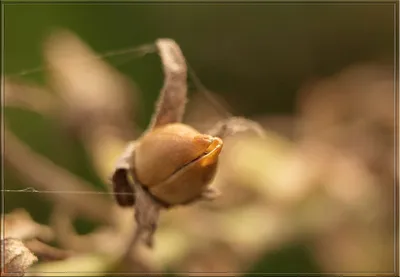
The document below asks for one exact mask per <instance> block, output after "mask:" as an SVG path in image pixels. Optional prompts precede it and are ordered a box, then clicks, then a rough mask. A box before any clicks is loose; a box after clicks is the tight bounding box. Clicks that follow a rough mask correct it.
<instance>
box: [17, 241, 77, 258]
mask: <svg viewBox="0 0 400 277" xmlns="http://www.w3.org/2000/svg"><path fill="white" fill-rule="evenodd" d="M25 246H26V247H27V248H28V249H29V250H30V251H32V252H33V253H34V254H35V255H36V256H37V257H38V258H39V259H41V260H44V261H59V260H64V259H67V258H69V257H70V256H71V252H69V251H65V250H62V249H58V248H55V247H52V246H49V245H47V244H45V243H43V242H41V241H39V240H37V239H34V240H30V241H27V242H25Z"/></svg>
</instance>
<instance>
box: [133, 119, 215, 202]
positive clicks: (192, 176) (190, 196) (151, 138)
mask: <svg viewBox="0 0 400 277" xmlns="http://www.w3.org/2000/svg"><path fill="white" fill-rule="evenodd" d="M222 145H223V142H222V140H221V139H220V138H217V137H213V136H210V135H204V134H201V133H199V132H198V131H196V130H195V129H193V128H192V127H190V126H188V125H185V124H182V123H173V124H167V125H164V126H161V127H157V128H155V129H154V130H152V131H150V132H148V133H147V134H145V135H144V136H143V137H142V138H141V139H140V140H139V141H138V143H137V145H136V149H135V155H134V160H133V161H132V162H133V163H134V166H133V167H132V168H134V175H135V179H136V180H137V181H138V182H139V183H140V184H141V185H142V186H143V187H144V188H146V189H147V190H148V192H149V193H150V194H151V195H152V196H154V197H155V198H156V199H157V200H159V201H160V202H162V203H164V204H165V206H172V205H179V204H185V203H188V202H191V201H193V200H195V199H197V198H201V197H206V198H210V196H212V195H213V193H214V192H215V190H214V189H212V188H210V187H209V186H208V185H209V183H210V182H211V181H212V179H213V177H214V176H215V173H216V169H217V164H218V156H219V154H220V152H221V149H222Z"/></svg>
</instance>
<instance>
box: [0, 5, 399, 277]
mask: <svg viewBox="0 0 400 277" xmlns="http://www.w3.org/2000/svg"><path fill="white" fill-rule="evenodd" d="M3 8H4V34H3V35H4V60H3V63H4V74H5V75H6V84H5V93H6V95H5V96H6V97H5V100H6V106H7V107H6V108H5V113H4V115H5V122H6V124H7V130H8V131H9V132H8V134H9V135H10V136H6V141H5V153H4V156H5V172H4V181H5V189H8V190H14V189H24V188H26V187H34V188H36V189H38V190H54V191H57V190H61V191H62V190H82V189H85V191H87V190H89V189H92V190H96V191H108V190H109V185H108V183H107V174H108V173H109V169H110V164H112V163H113V161H114V159H115V157H116V156H117V155H118V153H119V152H120V151H121V149H122V147H123V145H124V144H125V143H126V142H127V141H128V140H129V139H134V138H135V136H137V135H138V134H139V133H140V132H141V131H142V130H144V129H145V128H146V126H147V124H148V123H149V121H150V117H151V115H152V113H153V110H154V102H155V101H156V99H157V97H158V93H159V91H160V88H161V86H162V84H163V78H164V76H163V71H162V66H161V63H160V59H159V57H158V55H157V54H156V53H149V54H146V55H143V51H144V50H140V49H142V48H139V50H132V49H133V48H136V49H137V47H140V46H142V45H148V44H151V43H154V41H155V40H156V39H158V38H172V39H174V40H175V41H176V42H177V43H178V44H179V45H180V47H181V49H182V52H183V54H184V55H185V57H186V59H187V62H188V63H189V65H190V71H191V72H192V73H193V72H195V74H196V75H197V77H198V79H199V80H200V81H201V83H202V84H203V86H200V85H199V83H198V82H195V81H194V78H190V77H189V81H188V82H189V92H188V93H189V99H190V101H189V103H188V106H187V113H186V115H185V122H187V123H189V124H192V125H193V126H195V127H196V128H198V129H199V130H202V131H205V130H207V129H208V128H210V127H212V125H213V123H215V122H217V121H218V120H220V119H223V116H224V114H225V112H226V111H229V112H230V113H231V114H233V115H238V116H245V117H247V118H249V119H252V120H254V121H257V122H258V123H260V124H261V125H262V126H263V127H264V128H265V132H266V137H264V138H258V137H254V136H251V135H250V134H249V135H248V136H247V135H246V136H244V135H243V136H240V135H238V136H234V137H232V138H229V139H227V140H226V142H225V148H224V152H223V153H222V156H221V163H220V165H221V166H220V170H219V172H218V174H217V177H216V179H215V182H214V183H215V186H217V187H219V188H220V189H221V191H222V193H223V194H222V196H221V197H220V198H219V199H218V200H216V201H215V202H212V203H196V204H194V205H193V206H188V207H182V208H177V209H174V210H172V211H169V212H168V213H164V214H163V215H162V219H161V222H160V227H159V230H158V232H157V234H156V246H155V249H153V250H152V251H148V250H145V249H142V250H143V251H141V254H140V255H138V257H139V258H138V259H140V262H141V263H140V266H141V267H143V268H144V269H143V270H145V269H146V270H150V269H151V270H156V271H159V272H185V275H187V274H188V273H189V272H200V273H203V274H204V273H206V272H209V273H214V274H215V273H217V272H219V273H223V272H226V273H229V272H231V273H232V272H241V273H243V275H246V273H248V274H250V273H271V274H273V273H319V272H324V273H364V274H365V273H383V272H386V273H391V272H394V270H395V264H394V263H395V256H394V254H395V252H396V240H395V236H398V234H396V232H395V224H396V222H395V218H394V217H395V197H396V192H397V190H396V189H397V188H396V187H395V183H397V181H398V175H396V171H395V168H394V167H395V163H394V150H395V149H394V148H395V126H394V123H395V117H396V113H395V105H396V103H395V100H396V99H397V101H398V98H395V93H396V87H395V81H398V79H397V78H398V76H397V73H396V71H395V69H396V64H397V63H396V60H397V58H398V57H397V56H396V51H397V47H398V42H397V40H396V34H398V27H397V26H398V18H397V17H396V16H397V15H398V3H397V4H395V2H393V3H389V2H382V3H353V4H350V3H332V2H330V3H322V2H321V3H292V2H291V3H279V4H278V3H251V4H250V3H244V2H243V3H234V4H232V3H231V4H229V3H203V4H200V3H165V4H160V3H146V4H145V3H142V4H139V3H136V4H134V3H124V4H122V3H120V4H117V3H97V4H95V3H86V4H76V3H63V4H61V3H52V4H50V3H41V4H34V3H32V4H30V3H29V4H28V3H25V4H17V3H15V4H14V3H6V4H5V5H4V6H3ZM61 29H63V30H64V31H60V30H61ZM65 30H68V31H69V33H62V32H66V31H65ZM57 32H61V33H57ZM57 34H61V35H57ZM62 34H64V35H62ZM68 34H69V35H68ZM85 45H86V46H85ZM121 49H126V50H127V51H125V52H126V53H125V54H120V55H116V54H114V55H108V56H107V53H110V51H111V52H114V51H116V50H121ZM94 53H95V54H96V55H100V56H106V57H103V58H102V59H99V60H96V61H94V60H91V62H90V63H89V62H88V63H87V64H86V63H85V65H82V66H81V64H80V62H81V61H83V60H84V59H85V57H87V56H88V55H91V54H94ZM81 63H82V62H81ZM30 69H35V70H33V71H30ZM205 88H207V89H208V90H209V92H210V93H211V94H212V97H213V99H216V100H217V101H219V103H220V104H219V105H218V106H216V105H215V104H213V102H212V101H210V99H209V98H208V97H206V95H208V96H209V94H206V93H205V92H204V90H205ZM397 116H398V115H397ZM75 185H76V186H75ZM103 196H104V197H103ZM21 208H22V209H25V211H26V212H28V213H29V214H30V217H31V219H30V220H33V221H35V222H37V223H39V224H43V225H47V226H50V227H51V228H52V230H53V232H54V233H55V235H54V236H53V237H54V238H52V240H51V241H50V242H49V244H51V245H53V246H57V247H60V248H63V249H70V250H73V251H75V252H77V253H80V256H77V257H78V258H77V259H76V260H74V262H73V263H69V260H65V261H61V262H57V263H50V262H46V261H41V262H40V263H39V264H38V265H36V270H37V271H60V272H61V271H64V272H65V271H67V272H68V271H71V272H72V271H75V272H76V271H82V272H85V271H92V272H93V271H97V272H101V271H103V272H107V271H108V272H109V271H111V269H110V268H111V267H112V266H111V265H109V264H108V263H107V261H109V257H111V256H112V255H113V253H116V252H118V247H120V248H121V246H122V245H124V238H126V236H127V234H129V230H130V229H129V228H131V227H132V226H133V224H134V223H133V220H132V211H131V210H127V209H122V208H119V207H116V206H115V204H114V202H113V198H112V196H110V195H86V194H81V195H80V194H62V193H58V194H57V193H54V194H41V193H15V192H14V193H13V192H6V193H5V212H6V213H10V212H12V211H15V209H21ZM23 217H24V219H26V218H28V217H29V216H27V215H26V214H25V215H24V216H23ZM24 219H21V221H23V220H24ZM30 220H29V222H31V221H30ZM70 223H71V224H73V227H74V229H72V226H71V224H70ZM131 225H132V226H131ZM110 226H111V227H110ZM210 226H212V228H210ZM397 243H398V241H397ZM396 262H398V258H397V261H396ZM80 263H81V264H80ZM105 265H107V266H105ZM131 267H132V268H128V269H125V271H127V270H128V271H133V270H137V269H138V267H135V266H133V265H132V266H131ZM77 274H78V273H77Z"/></svg>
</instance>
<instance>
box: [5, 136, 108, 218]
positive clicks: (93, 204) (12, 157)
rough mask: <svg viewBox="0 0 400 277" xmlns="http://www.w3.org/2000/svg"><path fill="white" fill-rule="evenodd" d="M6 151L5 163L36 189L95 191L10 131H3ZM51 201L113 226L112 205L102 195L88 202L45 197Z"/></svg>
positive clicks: (73, 197) (69, 196) (67, 196)
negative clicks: (69, 206)
mask: <svg viewBox="0 0 400 277" xmlns="http://www.w3.org/2000/svg"><path fill="white" fill-rule="evenodd" d="M4 137H5V141H6V148H5V151H4V159H5V162H6V163H8V164H9V165H11V166H12V167H13V168H14V169H15V170H17V171H18V172H19V173H20V174H21V176H23V177H25V179H26V181H27V182H30V183H32V185H34V186H35V187H36V188H37V189H43V190H55V191H56V190H68V191H93V192H95V191H94V190H93V189H91V185H90V184H87V183H86V182H84V181H83V180H80V179H79V177H76V176H74V175H72V174H71V173H69V172H68V171H66V170H65V169H63V168H61V167H58V166H57V165H55V164H54V163H52V162H51V161H50V160H48V159H46V158H44V157H41V156H39V155H38V154H36V153H34V152H33V151H32V150H31V149H29V147H28V146H26V145H25V144H24V143H23V142H22V141H20V140H19V139H18V138H17V137H15V136H14V135H13V134H12V133H11V132H10V131H9V130H8V129H7V128H5V130H4ZM46 196H49V197H52V198H51V200H53V201H56V202H58V201H59V202H62V203H66V204H68V205H72V206H74V207H75V209H76V210H77V211H79V212H80V213H81V214H82V215H84V216H87V217H89V218H92V219H95V220H98V221H100V222H103V223H107V224H113V223H114V219H113V217H112V209H111V207H112V202H111V200H109V199H107V198H105V197H102V196H100V195H86V196H85V199H82V198H81V197H80V196H78V195H75V194H61V193H60V194H58V193H54V194H46Z"/></svg>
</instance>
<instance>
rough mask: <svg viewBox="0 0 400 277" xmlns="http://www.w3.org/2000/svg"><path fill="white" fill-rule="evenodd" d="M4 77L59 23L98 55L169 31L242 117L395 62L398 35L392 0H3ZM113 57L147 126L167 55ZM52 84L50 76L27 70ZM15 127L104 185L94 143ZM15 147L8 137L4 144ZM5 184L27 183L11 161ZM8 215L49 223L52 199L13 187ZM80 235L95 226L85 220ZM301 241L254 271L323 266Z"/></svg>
mask: <svg viewBox="0 0 400 277" xmlns="http://www.w3.org/2000/svg"><path fill="white" fill-rule="evenodd" d="M4 15H5V18H4V24H5V25H4V41H5V44H4V46H5V49H4V57H5V59H4V61H3V62H4V68H5V74H9V75H12V74H18V73H20V72H22V71H24V70H26V69H31V68H36V67H38V66H41V65H42V63H43V61H42V43H43V40H44V39H45V38H46V36H47V35H48V34H49V33H50V31H52V30H53V29H54V28H66V29H69V30H71V31H73V32H75V33H76V34H77V35H78V36H80V37H81V39H82V40H83V41H84V42H86V43H88V44H89V45H90V46H91V47H92V48H93V49H94V50H95V51H96V52H97V53H100V54H101V53H106V52H108V51H112V50H116V49H124V48H130V47H135V46H139V45H141V44H144V43H149V42H153V41H154V40H156V39H157V38H161V37H169V38H173V39H174V40H176V41H177V43H178V44H179V45H180V46H181V48H182V51H183V53H184V55H185V57H186V58H187V60H188V62H189V63H190V65H191V67H192V68H193V69H194V71H195V72H196V73H197V75H198V76H199V78H200V80H201V81H202V82H203V83H204V85H205V86H206V87H207V88H208V89H210V90H211V91H213V92H214V93H216V94H219V95H220V96H221V97H222V98H223V99H224V100H225V101H226V103H228V105H229V106H230V107H231V108H232V111H233V112H234V113H235V114H236V115H244V116H257V115H261V114H291V113H293V112H294V105H295V101H296V98H295V95H296V92H297V90H298V89H299V88H300V87H301V86H302V85H303V84H304V83H306V82H307V81H309V80H312V79H313V78H316V77H321V76H328V75H330V74H333V73H335V72H337V71H338V70H340V69H342V68H344V67H345V66H347V65H349V64H352V63H354V62H358V61H370V60H372V61H379V60H388V61H392V60H393V59H394V54H395V49H396V48H395V46H396V45H395V44H396V42H395V40H394V34H395V32H396V28H395V27H396V25H397V22H395V15H396V14H395V4H394V3H383V2H382V3H358V4H354V3H353V4H351V3H298V4H297V3H293V2H291V3H284V2H283V3H280V4H279V3H267V2H266V3H246V2H243V3H234V4H232V3H231V4H229V3H203V4H201V3H189V2H187V3H165V4H160V3H140V4H139V3H97V4H95V3H82V4H78V3H70V4H68V3H51V4H50V3H41V4H39V3H37V4H35V3H32V4H30V3H29V4H28V3H24V4H19V3H11V2H8V3H6V4H5V5H4ZM109 62H110V63H111V64H112V65H114V66H115V67H116V68H117V69H118V70H120V71H121V72H123V73H124V74H125V75H127V76H129V77H130V78H131V79H132V80H134V82H135V83H136V84H137V85H138V86H139V88H140V90H141V92H142V94H141V95H140V97H141V99H140V105H139V117H138V119H137V123H138V124H139V126H141V127H142V128H144V127H145V126H146V125H147V123H148V122H149V120H150V115H151V113H152V112H153V105H154V101H155V99H156V97H157V96H158V93H159V89H160V87H161V85H162V80H163V75H162V70H161V67H160V62H159V58H158V57H157V56H156V55H148V56H145V57H142V58H132V57H130V55H129V54H128V55H125V56H120V57H118V58H113V59H110V60H109ZM21 78H23V79H26V80H30V81H34V82H37V83H39V84H44V82H45V76H44V75H43V73H41V72H39V73H33V74H28V75H25V76H23V77H21ZM5 116H6V120H7V122H8V124H9V126H10V128H11V129H12V130H13V131H14V132H15V134H16V135H17V136H18V137H19V138H21V139H23V140H24V141H25V142H28V143H29V145H30V146H31V147H33V149H34V150H36V151H38V152H40V153H42V154H44V155H45V156H47V157H49V158H50V159H51V160H53V161H54V162H56V163H57V164H59V165H61V166H64V167H66V168H67V169H69V170H70V171H72V172H74V173H75V174H77V175H79V176H81V177H83V178H84V179H86V180H88V181H90V182H91V183H92V184H94V185H96V186H97V187H98V188H99V189H104V184H103V183H102V181H101V180H100V179H99V177H98V176H97V175H96V173H95V172H94V170H93V168H92V166H91V164H90V163H89V162H88V161H89V159H88V156H87V154H86V152H85V151H86V150H85V149H84V147H83V146H82V145H81V143H80V142H79V141H77V140H74V139H71V138H70V137H67V136H65V135H64V133H63V131H62V130H61V128H60V127H59V126H58V125H57V122H55V121H52V120H50V119H46V118H44V117H42V116H41V115H38V114H34V113H32V112H28V111H21V110H18V109H11V108H9V109H6V114H5ZM5 147H7V142H5ZM5 186H6V188H7V189H18V188H24V187H26V186H27V185H26V184H24V183H22V182H21V181H20V180H19V178H18V176H16V175H15V174H13V172H12V170H8V169H7V168H6V172H5ZM5 207H6V212H8V211H11V210H12V209H14V208H16V207H23V208H26V209H27V210H29V212H30V213H31V214H32V216H33V218H34V219H35V220H37V221H38V222H42V223H46V222H47V220H48V216H49V214H50V209H51V206H50V204H49V202H47V201H44V200H42V199H41V198H40V197H38V196H37V195H34V194H12V193H10V194H6V203H5ZM77 228H78V231H79V232H80V233H87V232H89V231H90V230H92V228H93V226H92V224H90V223H89V222H87V221H82V222H78V223H77ZM304 245H305V244H303V243H301V242H299V244H298V245H297V244H296V245H290V246H288V247H287V248H282V249H281V251H280V252H276V253H272V254H271V253H268V255H266V256H265V257H264V258H263V260H262V261H260V263H259V264H257V265H256V266H255V268H254V269H252V272H266V271H268V272H319V271H320V270H319V268H318V266H317V265H316V264H315V263H314V262H313V261H312V259H311V257H309V256H308V251H307V248H306V247H304Z"/></svg>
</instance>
